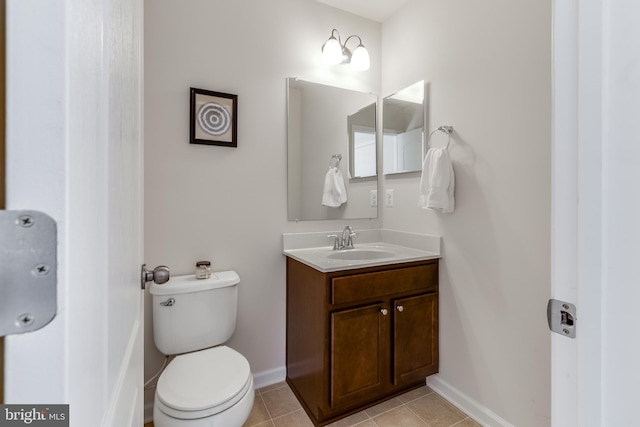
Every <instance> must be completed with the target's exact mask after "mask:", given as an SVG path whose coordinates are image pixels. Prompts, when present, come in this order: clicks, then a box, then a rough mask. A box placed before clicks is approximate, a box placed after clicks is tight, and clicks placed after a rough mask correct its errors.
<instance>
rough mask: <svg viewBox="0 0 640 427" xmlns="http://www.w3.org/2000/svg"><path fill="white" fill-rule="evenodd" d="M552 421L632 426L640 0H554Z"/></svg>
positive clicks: (639, 375)
mask: <svg viewBox="0 0 640 427" xmlns="http://www.w3.org/2000/svg"><path fill="white" fill-rule="evenodd" d="M553 17H554V23H553V31H554V57H553V64H554V69H553V81H554V88H553V91H554V101H553V102H554V105H553V109H554V117H553V121H554V124H553V128H554V131H553V133H554V134H553V139H554V143H553V196H552V197H553V212H552V218H553V226H552V230H553V239H552V253H553V254H552V257H553V258H552V259H553V262H552V265H553V271H552V293H553V295H552V297H553V298H556V299H560V300H566V301H570V302H575V303H576V305H577V318H578V320H577V323H576V332H577V338H576V339H575V340H571V339H567V338H565V337H562V336H560V335H555V334H554V335H553V340H552V425H553V426H556V427H591V426H593V427H600V426H622V425H636V424H637V423H638V420H637V409H638V404H640V400H639V399H638V393H637V384H638V382H640V365H639V364H638V361H639V360H640V339H638V336H639V335H638V331H640V317H639V316H638V315H637V312H638V309H637V307H638V301H640V286H639V281H638V272H637V264H638V259H639V257H640V221H639V220H638V219H639V218H640V193H639V192H638V183H639V182H640V126H639V123H638V119H639V118H640V49H638V46H640V28H639V27H638V25H637V23H638V20H640V2H638V1H637V0H620V1H614V2H610V1H605V0H570V1H567V0H554V2H553Z"/></svg>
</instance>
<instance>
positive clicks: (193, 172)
mask: <svg viewBox="0 0 640 427" xmlns="http://www.w3.org/2000/svg"><path fill="white" fill-rule="evenodd" d="M332 28H337V29H338V30H339V31H340V32H341V34H345V35H349V34H353V33H357V34H358V35H360V36H361V37H362V40H363V42H364V43H365V45H366V46H367V48H368V49H369V50H370V53H371V61H372V68H371V70H370V71H368V72H366V73H356V72H353V71H350V70H349V68H348V67H331V68H329V67H326V66H323V65H322V64H321V61H320V48H321V46H322V44H323V43H324V42H325V41H326V40H327V39H328V38H329V36H330V34H331V30H332ZM379 52H380V24H377V23H374V22H371V21H368V20H365V19H362V18H357V17H355V16H353V15H350V14H346V13H344V12H341V11H338V10H337V9H333V8H331V7H328V6H326V5H323V4H320V3H317V2H315V1H312V0H275V1H269V2H263V1H253V0H237V1H232V2H231V1H225V0H216V1H211V0H193V1H189V2H176V1H173V0H152V1H146V2H145V261H146V263H147V264H148V265H150V266H152V267H153V266H156V265H158V264H167V265H169V266H170V267H171V271H172V274H174V275H179V274H188V273H191V272H192V271H193V269H194V264H195V262H196V261H198V260H201V259H209V260H211V261H213V268H214V269H215V270H226V269H233V270H236V271H237V272H238V274H239V275H240V278H241V283H240V287H239V302H238V304H239V307H238V324H237V329H236V332H235V335H234V336H233V338H232V339H231V341H230V343H229V345H230V346H231V347H233V348H235V349H237V350H238V351H240V352H242V353H243V354H244V355H245V356H246V357H247V358H248V360H249V362H250V363H251V367H252V371H253V372H254V373H257V374H264V373H268V371H269V370H272V369H279V368H282V367H284V363H285V356H284V355H285V263H284V257H283V256H282V255H281V250H282V243H281V234H282V233H283V232H287V231H289V232H291V231H302V230H334V229H338V228H342V227H344V225H345V224H343V223H339V224H338V223H334V222H330V221H324V222H322V221H320V222H312V223H308V222H307V223H304V222H300V223H289V222H287V207H286V188H287V182H286V174H287V169H286V159H287V151H286V146H287V145H286V141H287V136H286V123H287V120H286V78H287V77H299V78H301V79H304V80H309V81H315V82H318V83H324V84H334V85H336V86H341V87H347V88H351V89H354V90H360V91H365V92H373V93H379V92H380V87H379V84H380V65H379V64H380V58H379ZM189 87H196V88H201V89H210V90H215V91H219V92H226V93H232V94H237V95H238V107H239V110H238V116H239V121H238V148H228V147H211V146H205V145H190V144H189V126H188V120H189ZM323 163H325V160H323ZM349 223H350V224H352V225H353V226H354V227H355V228H356V229H358V228H360V229H362V228H377V227H379V226H380V221H379V220H360V221H349ZM146 299H147V304H146V307H145V311H146V313H145V337H146V346H145V352H146V363H145V370H146V373H145V377H146V378H149V377H151V375H153V373H155V371H156V370H157V369H158V368H159V366H160V364H161V361H162V356H161V355H160V353H158V351H157V350H156V349H155V346H154V344H153V338H152V337H153V332H152V322H151V305H150V298H149V295H148V294H147V298H146ZM279 372H280V373H281V374H282V375H284V371H283V370H281V371H279ZM152 397H153V392H148V393H147V395H146V401H147V403H149V402H150V401H151V399H152Z"/></svg>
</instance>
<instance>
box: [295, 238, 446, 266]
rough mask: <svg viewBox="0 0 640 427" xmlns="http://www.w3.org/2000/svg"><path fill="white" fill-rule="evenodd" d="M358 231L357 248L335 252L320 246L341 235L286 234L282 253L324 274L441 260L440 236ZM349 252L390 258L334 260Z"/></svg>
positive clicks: (330, 247) (329, 247)
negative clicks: (380, 252)
mask: <svg viewBox="0 0 640 427" xmlns="http://www.w3.org/2000/svg"><path fill="white" fill-rule="evenodd" d="M356 232H357V233H358V235H357V236H356V237H354V249H340V250H334V249H333V246H322V245H318V243H320V242H322V243H326V242H327V241H329V240H330V239H328V238H327V235H329V234H336V233H339V232H336V231H329V232H312V233H286V234H283V254H284V255H286V256H288V257H291V258H293V259H295V260H297V261H300V262H302V263H304V264H306V265H308V266H310V267H313V268H315V269H316V270H318V271H321V272H323V273H328V272H332V271H342V270H352V269H356V268H363V267H374V266H379V265H390V264H398V263H402V262H412V261H424V260H429V259H437V258H440V237H439V236H431V235H426V234H415V233H406V232H398V231H392V230H362V231H358V230H356ZM322 243H321V244H322ZM314 244H315V246H314ZM349 251H355V252H358V251H367V252H369V251H374V252H377V251H384V252H388V253H390V256H388V257H382V258H376V259H333V258H331V257H332V256H340V253H342V252H345V254H344V255H347V256H348V255H349V254H347V253H346V252H349ZM382 255H384V254H382Z"/></svg>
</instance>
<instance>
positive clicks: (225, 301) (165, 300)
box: [150, 272, 255, 427]
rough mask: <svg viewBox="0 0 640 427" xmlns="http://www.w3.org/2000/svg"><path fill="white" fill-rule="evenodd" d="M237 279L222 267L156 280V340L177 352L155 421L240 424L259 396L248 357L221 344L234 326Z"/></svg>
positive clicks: (161, 424) (160, 425) (200, 426)
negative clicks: (204, 275) (200, 275)
mask: <svg viewBox="0 0 640 427" xmlns="http://www.w3.org/2000/svg"><path fill="white" fill-rule="evenodd" d="M239 281H240V279H239V278H238V276H237V274H236V273H235V272H220V273H216V274H214V275H213V276H212V278H210V279H206V280H196V279H195V277H194V276H179V277H177V278H172V279H171V281H170V282H169V283H168V284H167V285H168V286H167V285H156V286H155V287H154V286H153V285H152V287H151V289H150V292H151V294H152V295H153V318H154V337H155V341H156V346H157V347H158V348H159V349H160V350H161V351H162V352H163V353H165V354H177V356H176V357H175V358H174V359H173V360H172V361H171V362H170V363H169V364H168V365H167V367H166V368H165V370H164V371H163V372H162V374H161V375H160V377H159V379H158V382H157V385H156V393H155V401H154V407H153V423H154V426H155V427H241V426H242V424H243V423H244V422H245V421H246V420H247V418H248V417H249V414H250V412H251V409H252V407H253V402H254V398H255V391H254V386H253V376H252V374H251V369H250V366H249V362H248V361H247V359H246V358H245V357H244V356H243V355H242V354H240V353H238V352H237V351H235V350H233V349H232V348H230V347H227V346H225V345H222V343H224V342H225V341H226V340H227V339H228V338H229V337H230V336H231V333H232V332H233V329H234V328H235V316H236V298H237V284H238V282H239Z"/></svg>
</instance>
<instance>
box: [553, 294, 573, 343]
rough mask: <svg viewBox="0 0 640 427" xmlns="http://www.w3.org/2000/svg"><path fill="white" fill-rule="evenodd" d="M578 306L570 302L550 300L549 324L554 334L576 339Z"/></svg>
mask: <svg viewBox="0 0 640 427" xmlns="http://www.w3.org/2000/svg"><path fill="white" fill-rule="evenodd" d="M577 321H578V318H577V317H576V306H575V305H573V304H571V303H570V302H565V301H559V300H556V299H550V300H549V303H548V304H547V322H548V323H549V329H551V331H552V332H555V333H558V334H560V335H564V336H565V337H569V338H575V337H576V322H577Z"/></svg>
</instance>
